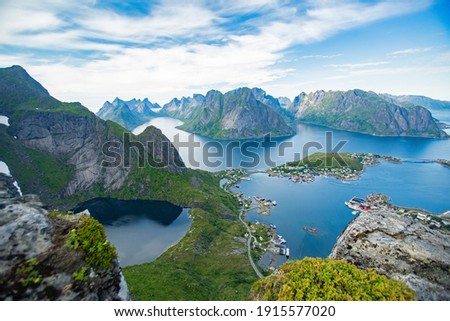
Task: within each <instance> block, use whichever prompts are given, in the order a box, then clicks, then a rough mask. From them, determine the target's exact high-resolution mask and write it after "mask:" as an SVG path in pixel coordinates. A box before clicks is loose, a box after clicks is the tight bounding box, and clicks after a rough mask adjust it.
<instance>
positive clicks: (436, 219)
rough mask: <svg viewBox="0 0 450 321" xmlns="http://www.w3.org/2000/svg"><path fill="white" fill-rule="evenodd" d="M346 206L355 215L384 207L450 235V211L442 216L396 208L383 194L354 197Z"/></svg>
mask: <svg viewBox="0 0 450 321" xmlns="http://www.w3.org/2000/svg"><path fill="white" fill-rule="evenodd" d="M345 205H346V206H347V207H348V208H350V209H352V210H353V212H352V214H353V215H357V214H360V213H361V212H364V211H370V210H376V209H380V208H383V207H384V208H388V209H391V210H392V209H393V210H395V212H396V213H397V214H398V215H404V216H409V217H412V218H414V219H415V220H418V221H420V222H422V223H423V224H426V225H428V226H429V227H431V228H435V229H440V230H441V231H444V232H447V233H450V211H447V212H444V213H442V214H441V215H435V214H433V213H430V212H428V211H425V210H423V209H414V208H405V207H400V206H395V205H392V204H391V203H390V198H389V197H388V196H386V195H383V194H370V195H368V196H367V198H366V199H361V198H357V197H353V198H351V199H350V200H349V201H348V202H345Z"/></svg>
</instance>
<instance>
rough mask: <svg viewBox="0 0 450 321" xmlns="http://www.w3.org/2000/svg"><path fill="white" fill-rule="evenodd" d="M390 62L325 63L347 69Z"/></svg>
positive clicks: (388, 62)
mask: <svg viewBox="0 0 450 321" xmlns="http://www.w3.org/2000/svg"><path fill="white" fill-rule="evenodd" d="M390 63H391V62H390V61H373V62H363V63H356V64H331V65H327V67H332V68H336V69H339V70H347V69H360V68H365V67H372V66H380V65H387V64H390Z"/></svg>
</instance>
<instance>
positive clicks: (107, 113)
mask: <svg viewBox="0 0 450 321" xmlns="http://www.w3.org/2000/svg"><path fill="white" fill-rule="evenodd" d="M160 108H161V106H159V105H158V104H157V103H155V104H152V103H151V102H150V101H149V100H148V99H147V98H145V99H144V100H140V99H132V100H129V101H124V100H121V99H119V98H116V99H114V100H113V102H112V103H110V102H109V101H107V102H105V103H104V104H103V106H102V107H101V108H100V110H99V111H98V112H97V116H98V117H100V118H101V119H103V120H111V121H114V122H116V123H118V124H119V125H122V126H123V127H125V128H126V129H128V130H133V129H134V128H136V127H137V126H140V125H142V124H144V123H146V122H148V121H149V120H150V119H152V118H154V117H158V114H157V113H156V112H155V111H154V109H160Z"/></svg>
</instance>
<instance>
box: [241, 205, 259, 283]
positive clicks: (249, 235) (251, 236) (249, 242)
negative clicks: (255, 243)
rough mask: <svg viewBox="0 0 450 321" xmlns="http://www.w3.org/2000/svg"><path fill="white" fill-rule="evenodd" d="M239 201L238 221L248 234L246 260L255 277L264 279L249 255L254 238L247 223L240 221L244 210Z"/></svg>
mask: <svg viewBox="0 0 450 321" xmlns="http://www.w3.org/2000/svg"><path fill="white" fill-rule="evenodd" d="M239 200H241V202H242V207H241V211H240V213H239V220H240V221H241V222H242V224H244V226H245V228H246V229H247V232H248V239H247V255H248V260H249V261H250V264H251V265H252V267H253V270H255V273H256V275H257V276H258V277H259V278H260V279H262V278H263V277H264V275H262V274H261V272H260V271H259V269H258V267H257V266H256V264H255V262H254V261H253V258H252V254H251V249H250V245H251V243H252V238H253V237H254V236H253V235H252V231H251V230H250V227H248V225H247V223H246V222H245V221H244V220H243V219H242V216H243V215H244V212H245V209H244V206H245V204H244V201H243V200H242V199H241V198H239Z"/></svg>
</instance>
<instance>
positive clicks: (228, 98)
mask: <svg viewBox="0 0 450 321" xmlns="http://www.w3.org/2000/svg"><path fill="white" fill-rule="evenodd" d="M256 92H257V95H258V97H260V98H261V99H262V98H264V99H268V100H269V97H265V95H264V94H261V93H260V92H258V91H256ZM274 101H275V99H274ZM278 106H279V104H278ZM180 128H182V129H184V130H187V131H190V132H193V133H198V134H201V135H205V136H209V137H213V138H219V139H239V138H255V137H263V136H265V135H266V134H269V133H270V134H271V135H272V136H291V135H294V134H295V132H294V130H293V129H292V128H291V127H289V126H288V125H287V124H286V122H285V121H284V120H283V118H282V117H281V116H280V115H279V114H278V113H277V112H276V111H275V110H274V109H272V108H271V107H269V106H267V105H266V104H264V103H263V102H261V101H259V100H258V99H257V97H255V94H254V92H253V91H252V90H251V89H250V88H239V89H236V90H232V91H229V92H227V93H226V94H222V93H221V92H219V91H216V90H211V91H209V92H208V93H207V95H206V97H205V100H204V102H203V103H202V105H201V107H199V108H197V110H196V111H195V112H194V113H193V114H192V117H190V118H189V119H188V120H187V121H186V123H185V124H184V125H183V126H181V127H180Z"/></svg>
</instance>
